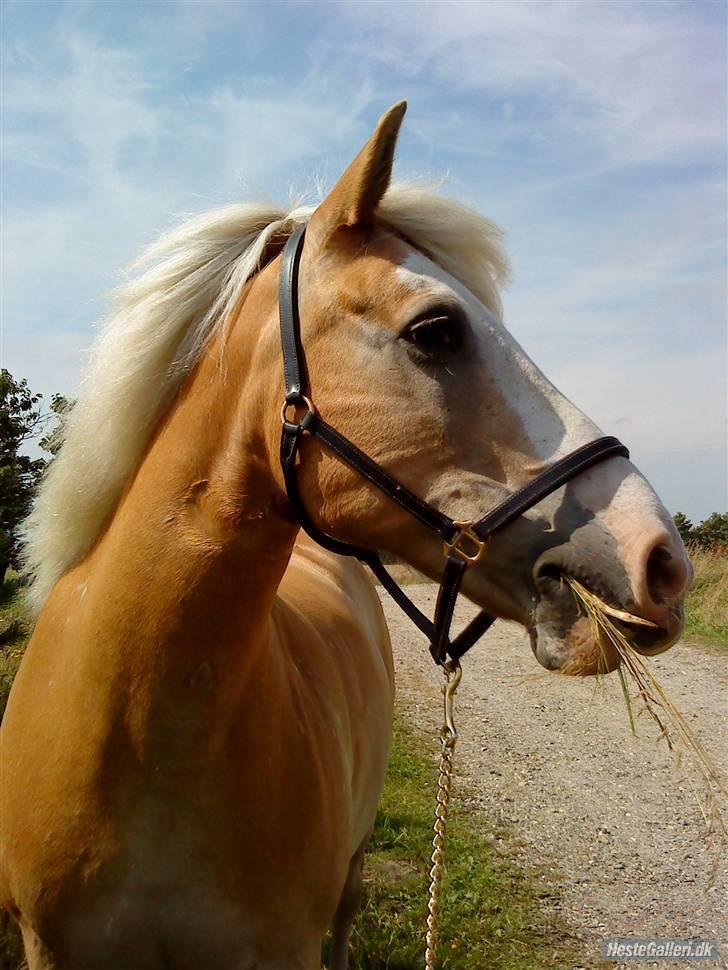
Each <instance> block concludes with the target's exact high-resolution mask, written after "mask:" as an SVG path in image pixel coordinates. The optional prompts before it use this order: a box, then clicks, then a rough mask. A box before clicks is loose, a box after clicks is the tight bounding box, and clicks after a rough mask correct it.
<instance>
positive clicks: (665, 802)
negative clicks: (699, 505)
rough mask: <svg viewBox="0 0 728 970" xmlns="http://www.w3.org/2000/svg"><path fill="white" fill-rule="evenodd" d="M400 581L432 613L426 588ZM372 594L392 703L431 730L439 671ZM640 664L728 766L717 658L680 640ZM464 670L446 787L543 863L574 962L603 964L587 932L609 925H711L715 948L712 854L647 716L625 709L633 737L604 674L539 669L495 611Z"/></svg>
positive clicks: (529, 858) (722, 874)
mask: <svg viewBox="0 0 728 970" xmlns="http://www.w3.org/2000/svg"><path fill="white" fill-rule="evenodd" d="M409 591H410V593H411V594H412V595H413V598H414V599H415V600H416V602H418V604H419V605H420V606H421V607H424V608H425V609H426V610H427V611H428V612H430V613H431V611H432V608H433V606H434V598H435V590H434V589H433V587H429V586H412V587H410V589H409ZM382 600H383V603H384V608H385V610H386V613H387V618H388V620H389V625H390V631H391V633H392V642H393V647H394V654H395V662H396V670H397V686H398V704H399V709H400V711H403V712H404V713H405V714H406V716H407V717H408V718H409V719H410V720H411V721H413V723H415V724H416V725H418V726H420V727H421V728H425V729H426V730H427V731H428V732H429V733H431V734H432V735H433V736H434V735H435V734H437V732H438V731H439V725H440V720H441V710H440V698H439V693H438V691H439V686H440V677H439V676H438V673H437V671H436V669H435V667H434V665H433V664H432V662H431V661H430V659H429V654H428V653H427V648H426V645H425V644H424V641H423V638H422V636H421V635H420V634H418V633H417V631H415V630H414V628H413V627H412V625H411V624H410V623H409V621H407V620H406V619H405V618H404V617H403V616H402V614H401V613H400V612H399V610H397V609H396V607H394V606H393V604H392V603H391V601H389V599H388V598H387V597H386V596H384V595H382ZM468 615H472V612H469V607H466V608H465V610H464V611H463V617H465V616H468ZM651 663H652V664H653V665H654V668H653V669H654V670H655V672H656V673H657V675H658V676H659V677H660V679H661V681H662V682H663V685H664V686H665V688H666V689H667V691H668V693H669V694H670V695H671V697H672V699H673V701H674V702H675V703H676V704H677V706H678V707H679V708H680V709H681V710H682V712H683V714H685V715H686V716H687V718H688V721H689V723H690V725H691V727H692V728H693V730H694V732H695V733H696V734H697V736H698V737H699V738H700V739H701V741H702V742H703V743H704V745H705V747H706V748H707V749H708V751H709V752H710V754H711V755H712V757H713V759H714V761H715V763H716V765H717V766H718V767H719V768H720V769H721V772H722V774H723V777H724V778H725V777H728V717H726V714H727V713H728V704H727V703H726V697H728V694H727V693H726V688H727V687H728V663H727V662H726V659H725V656H720V655H714V654H711V653H706V652H704V651H702V650H701V649H699V648H697V647H691V646H684V645H682V644H679V645H678V646H676V647H674V648H673V649H672V650H671V651H669V652H668V653H666V654H664V655H663V656H662V657H660V658H656V659H655V660H653V661H651ZM463 670H464V675H463V680H462V684H461V687H460V690H459V693H458V703H457V715H458V716H457V723H458V729H459V732H460V740H459V742H458V749H457V753H456V770H457V778H458V780H457V782H456V789H457V795H456V797H457V798H459V799H461V800H462V799H465V800H467V802H468V803H469V805H470V806H471V807H472V809H473V811H474V812H476V813H480V814H481V815H482V818H483V825H484V828H486V829H488V830H490V829H492V828H494V823H497V822H498V821H500V820H505V821H506V822H507V823H509V824H510V827H511V828H515V829H516V830H517V832H518V835H519V838H520V840H521V841H522V845H521V846H518V845H517V844H514V847H513V853H514V858H515V859H516V860H517V861H520V862H523V863H529V862H537V863H539V864H541V865H545V866H546V867H547V868H548V870H549V872H550V873H551V875H550V876H544V878H545V879H546V880H549V879H550V880H551V882H552V883H553V885H554V886H555V887H556V889H557V894H556V897H555V899H556V901H555V903H553V905H555V906H557V908H558V909H559V911H560V914H561V917H562V919H563V921H564V922H566V923H567V925H569V926H570V927H571V928H572V930H573V932H574V934H575V935H576V936H577V937H578V939H580V940H582V941H583V966H584V967H592V966H595V965H601V966H606V965H607V964H599V962H598V958H599V951H600V943H601V940H602V939H604V938H605V937H613V936H614V937H654V936H658V937H680V938H687V937H706V938H717V939H718V940H719V942H720V943H721V944H722V945H721V957H722V959H723V960H725V959H726V956H727V955H728V908H727V906H726V902H727V900H728V869H727V867H726V865H725V859H723V860H722V863H723V864H722V865H721V866H719V867H718V869H717V873H716V875H715V877H714V881H713V883H712V885H711V884H710V878H709V875H710V870H711V863H713V864H714V861H715V851H714V849H713V847H711V845H710V844H709V842H708V840H707V839H706V838H705V836H704V834H703V833H704V824H703V822H702V818H701V816H700V812H699V809H698V806H697V803H696V800H695V797H694V795H693V794H692V792H691V790H690V787H689V785H687V784H686V783H685V780H684V776H682V775H681V773H680V771H678V770H676V769H675V766H674V758H673V756H672V755H671V754H670V753H669V751H668V750H667V748H666V747H665V745H664V743H661V744H657V743H656V729H655V726H654V724H653V723H652V722H650V721H648V719H647V718H640V719H638V720H637V734H638V736H637V737H636V738H635V737H633V736H632V735H631V733H630V728H629V722H628V718H627V712H626V709H625V705H624V701H623V699H622V695H621V690H620V687H619V683H618V681H617V679H616V678H614V677H608V678H606V679H604V681H603V682H602V683H601V684H597V683H596V682H595V681H594V680H578V679H576V678H574V679H572V678H566V677H559V676H558V675H554V674H549V673H547V672H545V671H542V670H541V668H540V667H539V665H538V663H537V661H536V660H535V658H534V657H533V655H532V653H531V649H530V646H529V643H528V639H527V636H526V634H525V633H524V632H523V631H522V630H521V629H520V628H519V627H516V626H511V625H506V624H502V623H498V624H496V626H495V627H494V628H493V629H492V630H491V631H490V633H489V634H487V635H486V637H485V639H484V640H483V641H482V642H481V643H480V644H479V645H478V646H477V647H475V648H474V650H473V652H472V654H471V655H469V656H468V657H467V658H465V659H464V661H463ZM691 777H695V776H694V775H691ZM713 867H714V868H715V865H714V866H713ZM725 965H726V964H725V963H723V964H721V963H718V964H716V963H714V962H712V961H710V962H707V963H706V962H700V963H697V964H696V963H692V964H685V963H682V964H678V963H674V962H671V963H667V962H660V963H647V964H646V963H639V964H635V963H629V964H627V963H625V964H616V963H615V964H611V966H614V967H619V966H625V967H631V968H634V967H636V966H640V967H646V966H649V967H660V968H662V967H678V966H683V967H684V966H701V967H707V966H725Z"/></svg>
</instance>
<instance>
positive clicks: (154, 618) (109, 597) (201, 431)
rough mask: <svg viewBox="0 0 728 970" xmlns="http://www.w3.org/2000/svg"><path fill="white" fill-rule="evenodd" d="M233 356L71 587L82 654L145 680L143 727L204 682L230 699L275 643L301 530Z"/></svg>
mask: <svg viewBox="0 0 728 970" xmlns="http://www.w3.org/2000/svg"><path fill="white" fill-rule="evenodd" d="M229 350H230V357H231V361H230V362H229V363H228V362H227V361H226V366H225V369H224V370H223V369H222V368H221V367H220V366H219V363H218V359H219V358H218V353H217V347H216V345H213V347H212V348H211V350H210V353H209V354H208V355H207V358H206V359H205V360H203V361H202V363H201V365H200V366H199V368H198V369H197V371H196V373H195V374H194V376H193V377H192V378H191V379H190V380H189V381H188V383H187V385H186V386H185V387H184V388H183V390H182V392H181V393H180V395H179V397H178V400H177V401H176V402H175V403H174V405H173V406H172V409H171V410H170V414H169V415H168V417H167V419H166V420H165V421H164V423H163V425H162V426H161V428H160V430H159V431H158V433H157V435H156V436H155V439H154V440H153V442H152V443H151V445H150V447H149V450H148V452H147V454H146V456H145V458H144V460H143V461H142V463H141V465H140V467H139V469H138V471H137V473H136V475H135V477H134V480H133V482H132V483H131V485H130V486H129V488H128V490H127V492H126V494H125V496H124V497H123V499H122V501H121V503H120V505H119V508H118V509H117V511H116V513H115V515H114V518H113V520H112V522H111V524H110V526H109V528H108V529H107V531H106V533H105V535H104V536H103V538H102V539H101V541H100V542H99V543H98V545H97V547H96V549H95V550H94V552H93V554H92V555H91V556H90V557H89V559H88V560H87V562H86V563H85V564H83V565H82V566H81V567H79V569H77V570H74V571H73V572H72V573H71V574H69V576H67V577H66V580H65V582H64V583H63V596H64V597H65V600H66V602H65V604H64V607H65V609H64V612H65V614H66V615H67V616H68V615H73V616H75V617H76V618H77V621H78V622H77V623H76V624H75V626H76V630H77V632H78V633H80V641H81V642H80V644H79V648H80V649H82V650H86V651H87V652H91V651H95V652H97V653H98V652H101V653H102V654H103V655H104V662H105V663H106V664H107V665H108V666H107V669H108V671H109V675H110V676H115V677H117V678H119V679H121V680H122V681H124V680H127V679H128V681H129V683H130V684H133V685H134V689H133V691H131V690H130V691H128V692H127V693H128V695H129V696H130V698H131V701H130V703H131V704H132V705H133V706H134V708H135V710H136V716H137V719H138V720H139V722H140V730H142V731H143V730H144V727H143V723H142V722H144V720H145V718H153V719H154V718H157V715H158V712H159V710H170V711H172V710H175V709H177V708H178V706H179V704H180V703H181V702H182V700H183V699H184V698H185V697H186V696H188V694H189V696H192V695H194V694H195V690H194V689H195V688H197V687H199V688H200V691H201V693H202V694H204V693H205V691H206V689H207V688H212V687H214V686H217V688H218V690H217V691H212V692H210V694H211V696H212V695H215V696H217V697H219V698H220V703H222V704H224V703H225V697H226V696H227V695H226V689H220V685H224V684H230V685H235V684H237V685H239V684H240V683H241V682H242V681H243V680H244V676H243V674H244V669H243V668H244V667H245V665H250V664H252V663H254V662H255V657H256V656H259V655H260V653H261V651H264V650H266V649H267V647H268V640H269V639H270V634H269V631H270V622H269V620H270V613H271V609H272V607H273V603H274V599H275V595H276V591H277V588H278V585H279V582H280V579H281V577H282V575H283V572H284V571H285V568H286V564H287V562H288V559H289V556H290V552H291V548H292V545H293V541H294V537H295V533H296V527H295V525H294V523H293V522H292V521H291V520H290V518H288V517H287V516H286V514H285V506H284V504H283V498H282V496H281V493H280V490H279V489H278V488H277V487H276V484H275V481H274V478H273V475H272V473H271V468H270V462H269V460H268V459H267V457H266V455H267V454H268V450H269V449H266V447H265V442H264V441H263V438H262V434H263V431H264V429H265V427H266V421H267V418H269V416H267V415H264V414H258V411H259V410H260V409H261V407H262V405H261V402H260V401H259V400H258V399H257V398H256V396H255V394H256V392H255V382H253V381H252V380H250V381H246V379H245V374H246V372H248V371H249V367H250V363H251V361H250V359H248V356H247V351H242V352H241V350H240V348H238V351H237V353H234V352H233V348H232V346H230V347H229ZM241 353H242V357H241ZM250 353H251V354H252V351H251V352H250ZM267 425H268V427H270V422H269V421H267ZM74 600H75V602H74ZM231 689H232V688H231ZM190 691H191V693H190ZM230 702H231V703H232V700H231V699H230Z"/></svg>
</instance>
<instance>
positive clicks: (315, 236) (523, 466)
mask: <svg viewBox="0 0 728 970" xmlns="http://www.w3.org/2000/svg"><path fill="white" fill-rule="evenodd" d="M404 110H405V106H404V104H400V105H396V106H395V107H394V108H392V109H390V111H389V112H387V113H386V114H385V115H384V116H383V118H382V119H381V120H380V122H379V124H378V126H377V128H376V130H375V132H374V134H373V135H372V137H371V138H370V140H369V141H368V142H367V144H366V145H365V146H364V148H363V149H362V151H361V152H360V153H359V155H358V156H357V157H356V159H355V160H354V161H353V162H352V164H351V165H350V166H349V168H348V169H347V171H346V172H345V174H344V175H343V176H342V178H341V179H340V180H339V182H338V183H337V184H336V185H335V187H334V188H333V190H332V191H331V192H330V194H329V195H328V196H327V198H326V199H325V200H324V201H323V203H322V204H321V205H320V206H319V207H318V208H317V209H316V210H315V212H314V213H313V215H312V216H311V218H310V222H309V226H308V229H307V236H306V246H305V250H304V252H303V256H302V262H301V266H300V276H299V284H298V299H299V312H300V320H301V324H300V325H301V334H300V336H301V342H302V345H303V346H304V347H305V355H306V366H307V371H308V374H307V379H308V386H309V388H310V391H311V396H312V397H313V399H314V400H315V402H316V407H317V408H318V410H319V411H320V413H321V414H322V416H323V417H324V418H325V420H326V421H327V422H328V423H329V424H331V425H333V426H334V427H335V428H336V429H337V430H338V431H340V432H341V433H342V434H343V435H345V436H346V437H347V438H348V439H349V440H351V441H352V442H354V443H355V444H356V445H357V446H358V447H359V448H360V449H361V450H362V451H364V452H365V453H366V454H367V455H369V456H371V457H372V458H374V459H375V460H376V461H377V462H378V463H379V464H380V465H381V466H383V467H384V468H385V469H386V470H387V472H388V473H389V474H391V475H392V476H393V477H394V478H396V479H397V480H398V481H399V482H401V483H403V484H404V485H405V486H406V487H407V488H409V489H410V490H411V491H412V492H414V493H415V494H416V495H417V496H419V497H421V498H422V499H424V500H425V501H426V502H427V503H429V504H430V505H432V506H433V507H435V508H436V509H438V510H441V511H443V512H445V513H447V515H449V516H451V517H452V518H453V519H456V520H465V521H473V520H474V519H477V518H478V517H479V516H481V515H483V514H484V513H485V512H487V510H488V509H490V508H492V507H493V506H495V505H497V504H498V503H499V502H500V501H501V500H502V499H503V498H504V496H506V495H508V494H509V493H512V492H514V491H516V490H518V489H519V488H522V487H523V486H524V485H525V484H526V483H527V482H528V481H529V480H531V479H532V478H533V477H534V476H535V475H536V474H538V473H540V472H542V471H543V470H544V469H545V468H546V467H548V466H549V465H550V464H551V463H552V462H554V461H555V460H557V459H559V458H560V457H562V456H564V455H566V454H568V453H569V452H571V451H573V450H574V449H577V448H579V447H580V446H582V445H584V444H586V443H588V442H590V441H592V440H593V439H595V438H596V437H598V436H599V434H600V432H599V430H598V428H597V427H596V426H595V424H594V423H593V422H592V421H591V420H590V419H589V418H588V417H586V416H585V415H584V414H583V413H582V412H581V411H580V410H578V408H577V407H576V406H574V405H573V404H572V403H571V402H570V401H569V400H567V399H566V398H565V397H564V396H563V395H562V394H561V393H560V392H559V391H558V390H557V389H556V388H555V387H554V386H553V384H551V382H550V381H549V380H548V379H547V378H546V377H545V376H544V375H543V374H542V373H541V371H540V370H539V369H538V367H537V366H536V365H535V364H534V363H533V362H532V361H531V360H530V359H529V357H528V356H527V354H526V353H525V351H524V350H523V349H522V348H521V347H520V346H519V344H518V343H517V342H516V340H514V338H513V337H512V336H511V335H510V334H509V332H508V331H507V329H506V328H505V326H504V325H503V322H502V320H501V318H500V304H499V299H498V292H497V285H498V283H499V282H500V281H501V280H502V279H503V277H504V275H505V269H506V263H505V260H504V257H503V256H502V253H501V252H500V249H499V247H498V243H497V236H498V231H497V229H496V228H495V227H494V226H493V225H492V224H491V223H489V222H488V221H487V220H485V219H482V218H481V217H479V216H476V215H475V214H474V213H472V212H470V211H469V210H467V209H465V208H464V207H462V206H459V205H457V204H455V203H452V202H449V201H448V200H445V199H436V198H435V197H433V196H431V195H429V194H427V193H418V191H417V190H415V189H412V188H410V189H407V188H405V189H401V188H400V189H397V188H396V187H390V184H389V183H390V176H391V169H392V163H393V157H394V150H395V143H396V139H397V135H398V131H399V127H400V124H401V120H402V117H403V115H404ZM423 207H424V210H425V211H423ZM433 223H434V224H437V231H436V232H434V233H433V232H432V226H433ZM428 229H429V230H430V238H428V235H427V230H428ZM443 239H444V240H446V241H447V244H445V245H443ZM274 267H275V269H274ZM277 271H278V267H277V266H276V263H275V262H274V263H273V264H272V265H271V268H270V272H271V273H273V272H277ZM263 275H264V276H265V272H264V273H263ZM266 343H267V342H266ZM268 353H269V354H273V355H274V356H277V357H278V359H280V352H279V351H276V350H274V349H272V348H271V347H270V345H269V344H268ZM279 386H280V385H279ZM277 434H278V431H277V430H276V432H275V434H274V433H273V432H272V434H271V437H270V438H269V445H270V448H271V466H275V464H276V462H275V460H274V455H275V452H274V451H273V449H274V448H276V447H277ZM300 455H301V457H300V469H299V478H300V491H301V497H302V499H303V502H304V504H305V506H306V508H307V509H308V511H309V514H310V516H311V518H312V519H313V521H314V522H315V524H316V526H317V527H318V528H320V529H322V530H324V531H325V532H327V533H328V534H330V535H333V536H336V537H337V538H340V539H342V540H345V541H347V542H350V543H354V544H356V545H357V546H360V547H363V548H365V549H376V550H386V551H388V552H390V553H393V554H394V555H396V556H397V557H399V558H401V559H403V560H405V561H406V562H407V563H410V564H411V565H413V566H415V567H416V568H417V569H419V570H421V571H422V572H424V573H425V574H427V575H428V576H430V577H432V578H433V579H439V578H440V576H441V574H442V569H443V554H442V543H441V542H440V541H438V539H437V537H436V536H433V534H432V532H430V531H428V529H426V528H425V527H424V526H423V525H422V524H421V523H420V522H418V521H416V520H415V519H413V518H412V517H411V516H408V515H407V514H406V513H405V512H403V511H402V510H401V509H400V508H398V506H397V505H396V504H395V503H393V502H392V501H391V500H390V498H388V497H387V496H386V495H383V494H382V493H381V492H379V491H378V490H377V489H376V488H373V487H372V485H371V484H370V483H369V482H367V481H366V480H365V479H364V478H362V476H361V475H360V474H358V473H357V472H356V471H354V470H352V468H350V467H349V466H348V465H347V464H345V463H342V462H341V461H339V460H337V458H336V457H335V456H334V455H332V454H331V453H330V452H329V451H328V450H327V449H326V448H325V447H323V446H322V445H321V444H320V442H318V441H317V440H316V439H314V438H306V439H305V440H304V441H303V442H302V444H301V452H300ZM690 576H691V568H690V564H689V561H688V559H687V556H686V553H685V550H684V548H683V546H682V543H681V540H680V537H679V535H678V533H677V530H676V529H675V526H674V524H673V522H672V519H671V517H670V515H669V514H668V512H667V511H666V509H665V508H664V506H663V505H662V504H661V503H660V501H659V499H658V498H657V496H656V494H655V492H654V491H653V489H652V488H651V487H650V485H649V484H648V483H647V481H646V480H645V478H644V477H643V476H642V475H641V474H640V473H639V471H638V470H637V469H636V468H635V466H634V465H633V464H632V463H631V462H630V461H629V460H627V458H625V457H612V458H609V459H608V460H606V461H603V462H601V463H599V464H598V465H596V466H595V467H593V468H591V469H589V470H587V471H584V472H582V473H580V474H579V475H578V476H577V477H575V478H574V479H572V480H571V481H569V482H568V483H567V484H566V485H565V486H564V487H562V488H560V489H559V490H557V491H556V492H554V493H553V494H552V495H550V496H549V497H548V498H546V499H544V500H543V501H541V502H540V503H539V504H538V505H537V506H536V507H534V508H532V509H531V510H530V511H528V512H527V513H526V514H524V515H522V516H520V517H519V518H517V519H516V520H515V521H513V522H512V523H510V524H509V525H508V526H507V527H505V528H504V529H502V530H499V531H498V532H497V533H496V534H495V535H494V536H493V537H492V540H491V541H490V542H489V545H488V548H487V553H486V555H485V556H484V557H483V558H482V561H480V562H478V564H477V565H476V566H475V567H474V568H471V569H469V570H468V571H467V575H466V576H465V579H464V583H463V591H464V592H465V593H466V594H467V595H468V597H469V598H470V599H471V600H473V601H474V602H475V603H477V604H478V605H480V606H481V607H483V608H485V609H487V610H489V611H490V612H492V613H494V614H496V615H498V616H500V617H503V618H507V619H511V620H515V621H517V622H519V623H521V624H523V625H524V626H525V627H526V628H527V629H528V631H529V633H530V637H531V643H532V647H533V650H534V653H535V654H536V657H537V658H538V660H539V661H540V663H541V664H542V665H543V666H544V667H547V668H549V669H558V670H562V671H567V672H577V673H580V674H590V673H596V672H598V671H604V670H611V669H614V667H615V666H616V665H617V664H618V656H617V654H616V652H614V651H613V650H610V649H609V647H608V646H605V645H599V644H597V643H595V640H594V636H593V633H592V629H591V626H590V623H589V621H588V619H587V618H586V617H585V616H583V615H581V613H580V610H579V608H578V605H577V603H576V600H575V599H574V596H573V594H572V591H571V588H570V587H569V585H568V584H567V583H566V582H565V581H564V579H565V577H572V578H575V579H577V580H578V581H579V582H581V583H582V584H583V585H584V586H585V587H587V588H588V589H589V590H591V591H593V592H594V593H596V594H597V596H599V598H600V599H602V600H603V601H604V602H606V603H608V604H610V605H611V606H612V607H614V608H616V609H618V610H621V611H624V612H626V613H629V614H632V615H633V616H634V617H636V618H638V619H639V618H641V619H643V620H647V621H649V622H648V623H647V624H645V625H641V624H640V625H636V626H634V627H633V628H632V629H631V630H630V639H631V641H632V642H633V645H634V646H635V647H636V648H637V649H638V650H639V651H640V652H642V653H644V654H649V655H652V654H656V653H660V652H661V651H663V650H666V649H667V648H668V647H669V646H671V645H672V644H673V643H674V642H675V641H676V640H677V638H678V637H679V635H680V633H681V631H682V627H683V613H682V602H683V597H684V594H685V591H686V588H687V586H688V585H689V581H690Z"/></svg>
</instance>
